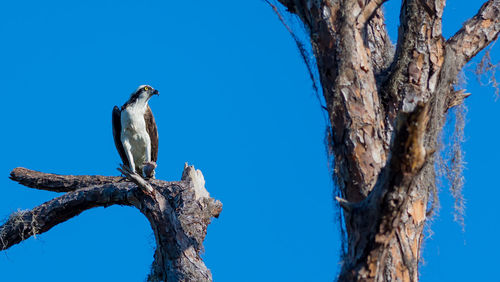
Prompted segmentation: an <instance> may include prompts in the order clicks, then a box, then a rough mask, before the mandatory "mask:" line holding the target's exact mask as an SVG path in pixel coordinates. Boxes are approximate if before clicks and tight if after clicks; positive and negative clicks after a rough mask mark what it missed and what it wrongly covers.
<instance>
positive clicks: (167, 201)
mask: <svg viewBox="0 0 500 282" xmlns="http://www.w3.org/2000/svg"><path fill="white" fill-rule="evenodd" d="M11 179H12V180H14V181H17V182H19V183H20V184H22V185H24V186H27V187H30V188H36V189H42V190H48V191H55V192H66V193H65V194H63V195H62V196H60V197H57V198H54V199H53V200H50V201H48V202H46V203H44V204H42V205H40V206H38V207H35V208H33V209H32V210H27V211H21V212H16V213H13V214H12V215H11V216H10V217H9V219H8V220H7V221H6V222H5V223H4V224H3V225H2V226H0V250H6V249H8V248H10V247H11V246H12V245H15V244H18V243H20V242H21V241H23V240H25V239H27V238H29V237H31V236H34V235H37V234H41V233H44V232H46V231H48V230H50V229H51V228H52V227H54V226H55V225H57V224H59V223H62V222H64V221H66V220H68V219H70V218H72V217H74V216H77V215H79V214H80V213H82V212H83V211H85V210H88V209H91V208H94V207H99V206H104V207H106V206H110V205H126V206H134V207H136V208H137V209H138V210H139V211H140V212H141V213H142V214H144V215H145V216H146V217H147V218H148V220H149V222H150V224H151V227H152V229H153V232H154V234H155V238H156V251H155V254H154V262H153V265H152V268H151V273H150V275H149V276H148V281H212V275H211V273H210V270H209V269H207V267H206V266H205V264H204V263H203V261H202V259H201V257H200V254H199V253H200V251H201V250H202V248H203V240H204V238H205V235H206V232H207V227H208V224H209V223H210V220H211V218H212V217H218V215H219V213H220V212H221V210H222V204H221V203H220V202H219V201H215V200H214V199H212V198H210V195H209V194H208V192H207V191H206V189H205V186H204V185H205V181H204V179H203V175H202V174H201V171H199V170H195V169H194V167H193V166H187V164H186V166H185V168H184V171H183V174H182V178H181V181H174V182H167V181H161V180H152V181H150V183H148V184H147V185H150V186H151V187H152V188H153V191H152V192H150V193H145V192H143V191H146V190H145V187H144V185H145V184H144V183H141V182H137V183H135V181H134V182H128V181H124V178H121V177H110V176H89V175H81V176H73V175H57V174H49V173H42V172H38V171H33V170H29V169H25V168H16V169H14V170H13V171H12V172H11Z"/></svg>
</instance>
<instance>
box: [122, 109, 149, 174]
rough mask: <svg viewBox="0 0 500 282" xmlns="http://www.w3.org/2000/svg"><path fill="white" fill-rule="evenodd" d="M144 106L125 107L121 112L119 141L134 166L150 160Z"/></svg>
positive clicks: (140, 165) (139, 165)
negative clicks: (128, 151) (128, 153)
mask: <svg viewBox="0 0 500 282" xmlns="http://www.w3.org/2000/svg"><path fill="white" fill-rule="evenodd" d="M145 111H146V107H139V106H135V107H132V106H131V107H127V108H126V109H124V110H123V111H122V113H121V124H122V132H121V141H122V143H123V145H124V148H125V150H127V149H129V150H130V154H131V156H129V159H133V163H135V166H136V167H139V168H140V167H142V164H143V163H144V162H145V161H149V160H150V154H151V140H150V138H149V134H148V132H147V129H146V122H145V120H144V113H145Z"/></svg>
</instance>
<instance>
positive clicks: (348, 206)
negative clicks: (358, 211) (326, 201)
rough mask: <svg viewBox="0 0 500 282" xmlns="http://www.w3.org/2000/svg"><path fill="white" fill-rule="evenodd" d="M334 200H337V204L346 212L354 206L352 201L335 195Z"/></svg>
mask: <svg viewBox="0 0 500 282" xmlns="http://www.w3.org/2000/svg"><path fill="white" fill-rule="evenodd" d="M335 200H336V201H337V202H339V205H340V206H341V207H342V208H343V209H344V210H345V211H347V212H350V211H352V209H353V208H354V203H351V202H348V201H347V200H346V199H342V198H340V197H335Z"/></svg>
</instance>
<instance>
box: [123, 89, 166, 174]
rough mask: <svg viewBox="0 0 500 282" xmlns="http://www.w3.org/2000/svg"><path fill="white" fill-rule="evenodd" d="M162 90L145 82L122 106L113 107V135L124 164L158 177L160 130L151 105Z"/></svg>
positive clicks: (139, 172) (136, 170)
mask: <svg viewBox="0 0 500 282" xmlns="http://www.w3.org/2000/svg"><path fill="white" fill-rule="evenodd" d="M153 95H159V93H158V90H156V89H154V88H153V87H151V86H149V85H141V86H139V88H137V90H136V91H135V92H134V93H132V95H130V99H129V100H128V101H127V102H126V103H125V104H124V105H123V106H122V107H121V109H120V108H118V107H117V106H115V107H114V108H113V138H114V139H115V146H116V149H117V150H118V153H119V154H120V157H121V159H122V161H123V164H124V165H126V166H128V168H130V170H131V171H132V172H136V173H137V174H139V175H141V176H143V177H145V178H154V168H155V167H156V160H157V159H158V130H157V128H156V122H155V119H154V117H153V113H152V112H151V108H150V107H149V105H148V101H149V99H150V98H151V97H153Z"/></svg>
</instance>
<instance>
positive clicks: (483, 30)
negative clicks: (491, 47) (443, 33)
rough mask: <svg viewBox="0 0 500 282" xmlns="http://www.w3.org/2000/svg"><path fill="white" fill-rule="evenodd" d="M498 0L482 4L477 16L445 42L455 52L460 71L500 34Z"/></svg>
mask: <svg viewBox="0 0 500 282" xmlns="http://www.w3.org/2000/svg"><path fill="white" fill-rule="evenodd" d="M499 13H500V0H489V1H488V2H486V3H484V4H483V6H482V7H481V8H480V9H479V11H478V12H477V14H476V15H475V16H474V17H472V18H471V19H469V20H468V21H466V22H465V24H464V25H463V27H462V28H461V29H460V30H459V31H458V32H457V33H456V34H455V35H453V36H452V37H451V38H450V39H448V41H447V42H446V43H447V44H448V46H449V47H450V48H451V49H452V50H454V51H455V55H456V56H457V58H456V61H457V66H458V68H459V69H461V68H462V67H463V66H464V65H465V64H466V63H467V62H468V61H470V60H471V59H472V58H473V57H474V56H475V55H476V54H477V53H479V52H480V51H481V50H482V49H483V48H485V47H486V46H488V44H490V43H491V42H493V41H494V40H496V39H497V38H498V33H499V32H500V17H499V16H498V15H499Z"/></svg>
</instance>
